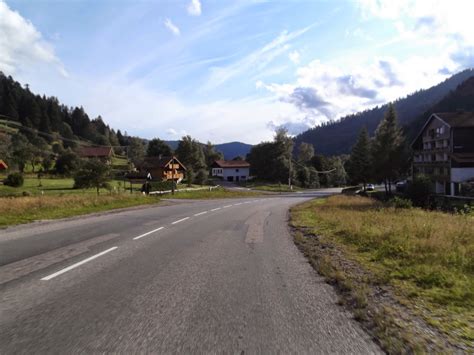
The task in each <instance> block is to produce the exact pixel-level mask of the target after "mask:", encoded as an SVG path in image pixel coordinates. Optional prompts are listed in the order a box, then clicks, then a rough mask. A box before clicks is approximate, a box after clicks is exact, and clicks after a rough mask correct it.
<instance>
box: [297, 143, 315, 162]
mask: <svg viewBox="0 0 474 355" xmlns="http://www.w3.org/2000/svg"><path fill="white" fill-rule="evenodd" d="M313 156H314V147H313V145H312V144H309V143H305V142H301V144H300V145H299V147H298V160H299V161H300V162H301V163H307V162H309V161H310V160H311V159H312V158H313Z"/></svg>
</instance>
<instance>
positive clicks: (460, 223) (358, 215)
mask: <svg viewBox="0 0 474 355" xmlns="http://www.w3.org/2000/svg"><path fill="white" fill-rule="evenodd" d="M291 223H292V225H293V226H294V227H296V228H298V230H300V231H302V232H300V233H299V234H297V236H296V237H295V241H296V243H297V244H298V245H299V246H300V247H301V248H302V249H303V250H304V252H305V254H306V255H307V256H308V258H309V259H310V260H313V259H314V260H313V262H312V264H313V265H316V267H317V268H318V269H319V271H320V272H322V273H323V274H326V275H325V276H328V277H329V279H331V278H332V279H336V281H337V279H341V274H344V279H346V280H349V281H344V282H345V283H348V284H353V285H354V286H353V287H352V288H354V289H356V290H359V291H360V290H362V289H370V288H371V287H377V286H374V285H388V286H390V287H392V288H393V289H394V290H395V293H396V296H397V298H398V299H399V300H400V302H402V303H403V304H405V305H406V306H407V307H408V308H409V309H411V310H412V311H413V312H414V313H416V314H418V315H419V316H420V317H422V318H423V319H425V321H426V322H427V323H428V324H430V325H431V326H433V327H435V328H437V329H439V330H440V331H441V332H442V333H444V334H445V335H446V336H447V337H448V338H449V339H450V340H451V341H452V343H455V344H464V345H465V346H467V347H468V348H469V349H471V350H473V349H474V216H473V215H472V214H471V215H459V214H457V215H456V214H448V213H441V212H432V211H425V210H422V209H418V208H412V209H397V208H394V207H390V206H388V205H385V204H383V203H382V202H379V201H375V200H373V199H370V198H365V197H360V196H342V195H339V196H333V197H330V198H328V199H326V200H321V199H319V200H314V201H311V202H308V203H305V204H302V205H299V206H297V207H295V208H293V209H292V211H291ZM308 232H309V233H308ZM314 236H317V238H315V237H314ZM320 245H332V246H333V247H332V248H327V247H326V248H325V249H322V250H323V251H322V253H323V255H321V254H317V253H321V252H320V251H319V250H320V247H319V246H320ZM334 247H335V248H337V249H338V250H340V251H341V252H342V255H344V257H345V258H347V259H348V260H352V261H353V262H356V263H357V264H358V265H360V267H361V268H362V269H363V270H365V271H366V272H367V274H366V277H365V278H364V279H362V280H360V279H357V281H355V280H352V281H350V280H351V277H352V276H351V269H346V270H337V269H336V270H335V271H331V268H333V266H332V265H324V263H326V264H328V263H329V264H330V263H331V259H330V258H328V259H326V256H328V257H329V255H332V254H331V252H332V250H334ZM324 250H326V252H324ZM316 251H318V252H317V253H316ZM324 253H325V254H324ZM316 255H317V256H316ZM339 255H340V254H339ZM328 260H329V261H328ZM323 261H324V263H322V262H323ZM328 270H329V271H328ZM358 311H359V312H361V310H358ZM367 314H370V312H367ZM405 330H406V331H409V329H405ZM386 333H387V332H385V333H384V334H385V335H386ZM414 338H417V337H416V336H414ZM414 340H415V342H416V340H419V339H414ZM403 341H404V342H406V341H408V340H407V339H404V340H403ZM405 345H406V344H405ZM391 350H392V351H395V352H397V351H396V349H393V348H392V349H391ZM399 350H400V349H399ZM412 350H413V349H412ZM426 350H427V349H426ZM428 351H429V350H428Z"/></svg>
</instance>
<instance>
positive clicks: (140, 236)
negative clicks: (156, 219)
mask: <svg viewBox="0 0 474 355" xmlns="http://www.w3.org/2000/svg"><path fill="white" fill-rule="evenodd" d="M162 229H163V227H160V228H156V229H153V230H152V231H149V232H147V233H144V234H141V235H139V236H136V237H135V238H133V240H137V239H140V238H143V237H146V236H147V235H150V234H152V233H155V232H158V231H159V230H162Z"/></svg>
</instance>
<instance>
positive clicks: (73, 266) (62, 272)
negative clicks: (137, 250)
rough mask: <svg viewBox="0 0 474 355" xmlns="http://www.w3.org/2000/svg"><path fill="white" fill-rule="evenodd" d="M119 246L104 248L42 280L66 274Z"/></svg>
mask: <svg viewBox="0 0 474 355" xmlns="http://www.w3.org/2000/svg"><path fill="white" fill-rule="evenodd" d="M117 248H118V247H113V248H110V249H107V250H104V251H103V252H100V253H99V254H95V255H92V256H91V257H89V258H87V259H84V260H82V261H79V262H78V263H76V264H73V265H71V266H68V267H67V268H64V269H62V270H59V271H58V272H55V273H54V274H51V275H48V276H46V277H43V278H42V279H41V280H42V281H48V280H51V279H52V278H54V277H56V276H59V275H61V274H64V273H65V272H68V271H69V270H72V269H75V268H76V267H78V266H81V265H82V264H85V263H87V262H89V261H91V260H94V259H96V258H98V257H99V256H102V255H104V254H107V253H110V252H111V251H112V250H115V249H117Z"/></svg>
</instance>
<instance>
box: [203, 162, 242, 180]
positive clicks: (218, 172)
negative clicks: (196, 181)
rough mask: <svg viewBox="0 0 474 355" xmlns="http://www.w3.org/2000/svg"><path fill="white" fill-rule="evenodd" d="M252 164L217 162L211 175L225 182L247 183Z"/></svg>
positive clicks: (213, 165)
mask: <svg viewBox="0 0 474 355" xmlns="http://www.w3.org/2000/svg"><path fill="white" fill-rule="evenodd" d="M249 174H250V164H249V163H247V162H246V161H245V160H216V161H215V162H214V163H213V164H212V171H211V175H212V176H215V177H220V178H222V179H223V180H225V181H236V182H238V181H247V180H248V179H249Z"/></svg>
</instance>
